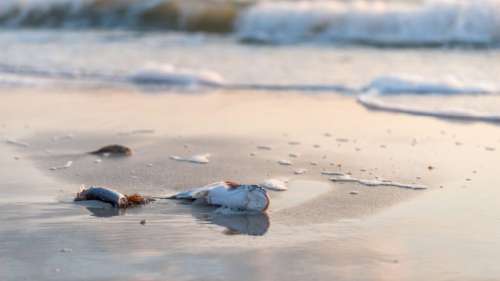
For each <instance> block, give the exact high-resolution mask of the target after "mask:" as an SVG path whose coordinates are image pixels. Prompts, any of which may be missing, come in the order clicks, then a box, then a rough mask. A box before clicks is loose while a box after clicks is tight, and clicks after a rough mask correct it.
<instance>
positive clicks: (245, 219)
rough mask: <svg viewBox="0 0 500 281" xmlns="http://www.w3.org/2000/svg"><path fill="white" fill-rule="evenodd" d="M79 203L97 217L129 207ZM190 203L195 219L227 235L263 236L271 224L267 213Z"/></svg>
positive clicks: (120, 214) (124, 211)
mask: <svg viewBox="0 0 500 281" xmlns="http://www.w3.org/2000/svg"><path fill="white" fill-rule="evenodd" d="M77 204H78V205H82V206H84V207H85V208H86V209H87V210H88V211H89V212H90V214H91V215H92V216H95V217H102V218H109V217H114V216H123V215H125V214H126V212H127V209H120V208H114V207H112V206H111V205H110V204H107V203H102V202H99V201H82V202H77ZM178 204H181V205H185V204H187V203H185V202H182V201H181V202H179V203H178ZM178 204H176V205H178ZM189 205H190V207H191V215H192V216H193V218H194V219H196V220H198V221H201V222H205V223H210V224H215V225H219V226H222V227H225V228H226V229H225V230H224V231H223V233H224V234H226V235H237V234H245V235H251V236H262V235H264V234H266V233H267V230H268V229H269V227H270V225H271V223H270V221H269V216H268V215H267V214H266V213H241V214H240V213H234V214H220V213H217V212H215V210H216V209H217V208H216V207H211V206H200V205H196V204H189ZM175 212H177V211H175Z"/></svg>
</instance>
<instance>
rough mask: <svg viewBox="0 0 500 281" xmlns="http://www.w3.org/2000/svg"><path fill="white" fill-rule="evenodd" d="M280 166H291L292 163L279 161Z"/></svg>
mask: <svg viewBox="0 0 500 281" xmlns="http://www.w3.org/2000/svg"><path fill="white" fill-rule="evenodd" d="M278 164H280V165H283V166H291V165H292V162H291V161H289V160H286V159H283V160H278Z"/></svg>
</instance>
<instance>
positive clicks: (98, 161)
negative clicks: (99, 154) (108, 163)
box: [94, 158, 102, 164]
mask: <svg viewBox="0 0 500 281" xmlns="http://www.w3.org/2000/svg"><path fill="white" fill-rule="evenodd" d="M101 162H102V159H101V158H97V159H94V163H96V164H99V163H101Z"/></svg>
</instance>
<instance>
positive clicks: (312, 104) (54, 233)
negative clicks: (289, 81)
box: [0, 87, 500, 280]
mask: <svg viewBox="0 0 500 281" xmlns="http://www.w3.org/2000/svg"><path fill="white" fill-rule="evenodd" d="M0 139H1V140H2V142H1V143H0V155H1V157H0V175H1V176H2V178H3V179H4V180H2V181H1V182H0V190H1V191H2V198H0V201H1V202H2V203H3V204H2V205H1V207H0V209H1V213H2V216H1V217H0V225H1V226H0V277H1V279H2V280H194V279H202V280H234V279H236V278H238V279H239V280H304V279H306V278H307V279H311V280H325V279H329V280H331V279H335V280H401V279H405V280H421V279H422V278H424V277H429V276H440V277H441V278H452V279H453V278H454V277H459V278H458V279H454V280H460V279H461V280H472V279H474V278H476V277H478V276H481V280H487V278H488V277H489V276H498V275H499V274H500V272H499V269H495V268H496V267H494V266H493V264H492V261H491V260H490V259H489V257H494V251H493V250H490V251H488V250H486V249H485V251H482V252H481V255H480V256H481V257H478V258H477V259H476V260H475V261H472V262H471V260H470V257H469V258H467V257H464V256H463V255H458V254H456V253H455V252H454V250H453V249H461V248H464V249H466V248H467V247H469V246H470V247H471V248H474V247H476V246H478V245H479V244H480V241H484V240H486V241H490V242H491V243H492V244H489V247H488V248H491V249H498V247H496V246H495V245H497V246H498V243H499V242H495V241H494V239H493V238H494V237H495V236H496V235H498V234H499V233H498V230H497V229H496V228H495V227H494V226H492V225H491V224H490V223H488V222H489V221H491V219H492V217H487V216H488V215H486V217H483V215H485V214H491V213H492V210H491V209H489V207H492V208H495V206H496V204H495V202H494V200H493V199H492V198H495V196H497V195H499V191H497V190H496V189H495V188H494V186H498V184H499V183H500V179H499V178H498V169H497V168H496V167H495V165H493V163H496V162H495V161H497V160H498V156H499V155H498V153H499V150H498V149H500V130H498V128H497V127H496V125H495V124H488V123H465V122H457V121H451V120H439V119H435V118H429V117H415V116H409V115H400V114H393V113H382V112H377V111H369V110H367V109H365V108H363V107H362V106H360V105H359V104H357V103H356V101H355V100H354V99H353V98H352V97H348V96H338V95H329V94H319V95H316V94H311V95H307V94H299V93H297V94H293V93H292V94H291V93H286V94H279V93H277V94H276V93H274V94H272V93H265V92H258V93H256V92H251V91H249V92H244V91H239V92H232V91H223V90H220V91H214V92H207V93H203V94H189V93H188V94H186V93H180V94H176V93H172V94H144V93H142V92H141V91H139V90H136V89H130V88H117V89H112V90H110V89H107V90H102V89H88V90H82V89H75V88H71V87H68V88H66V89H63V90H61V89H58V90H53V89H49V88H46V89H45V88H44V89H37V91H36V92H32V91H30V90H21V89H18V90H12V91H11V90H8V89H7V90H6V89H4V90H2V103H1V104H0ZM114 143H118V144H123V145H127V146H129V147H131V148H132V149H133V151H134V153H133V155H132V156H130V157H124V158H107V157H98V156H95V155H89V154H86V152H88V151H91V150H95V149H97V148H99V147H101V146H104V145H108V144H114ZM259 146H266V147H268V148H270V149H262V147H260V148H259ZM497 146H499V147H498V149H497V148H496V147H497ZM206 153H209V154H210V158H209V159H210V162H209V163H207V164H195V163H187V162H179V161H175V160H172V159H170V156H172V155H178V156H182V157H189V156H192V155H197V154H206ZM291 153H292V154H296V156H297V157H290V155H289V154H291ZM279 160H289V161H291V162H292V165H291V166H286V165H280V164H278V161H279ZM68 161H72V162H71V163H72V164H71V165H70V166H69V167H67V168H61V169H55V170H54V169H51V168H52V167H63V166H64V165H65V164H66V163H68ZM299 168H303V169H307V171H306V173H304V174H301V175H295V174H294V171H295V170H296V169H299ZM324 171H336V172H343V173H350V174H352V175H353V176H355V177H357V178H362V179H374V178H376V177H379V178H381V179H389V180H392V181H396V182H401V183H407V184H419V185H425V186H427V187H428V189H426V190H412V189H405V188H397V187H387V186H383V187H382V186H380V187H367V186H362V185H359V184H355V183H336V182H335V183H334V182H331V181H329V180H328V178H329V176H326V175H322V174H321V172H324ZM270 178H280V179H286V180H288V181H289V188H290V189H289V190H288V191H285V192H281V193H280V192H270V196H271V200H272V201H271V207H270V210H269V211H268V214H266V215H259V216H251V215H246V216H224V215H216V214H215V213H214V212H213V211H214V208H208V207H200V206H192V205H186V204H180V203H178V202H173V201H167V200H159V201H157V202H155V203H153V204H151V205H147V206H144V207H140V208H134V209H128V210H126V211H123V212H121V211H117V210H112V209H109V208H106V207H105V206H101V205H92V204H90V205H88V204H87V205H86V204H75V203H73V202H72V199H73V197H74V195H75V193H76V192H77V191H78V190H79V188H80V185H82V184H84V185H99V186H108V187H112V188H114V189H116V190H119V191H121V192H123V193H127V194H130V193H134V192H138V193H141V194H146V195H154V196H165V195H169V194H172V193H174V192H177V191H181V190H185V189H189V188H192V187H198V186H202V185H205V184H209V183H212V182H215V181H220V180H232V181H237V182H241V183H260V182H262V181H264V180H266V179H270ZM356 192H357V193H356ZM353 193H356V194H353ZM471 201H474V202H475V204H474V205H473V206H472V207H471V205H470V203H469V202H471ZM478 202H483V203H478ZM483 204H484V205H483ZM495 210H496V211H498V207H496V209H495ZM143 219H145V220H146V224H145V225H141V224H140V221H141V220H143ZM495 219H496V220H497V221H498V219H499V218H498V216H494V217H493V220H495ZM470 227H473V229H472V231H475V233H477V235H472V236H467V237H466V238H465V237H464V236H461V235H460V233H462V232H468V231H471V229H470ZM431 235H432V236H431ZM474 237H476V238H474ZM496 237H498V236H496ZM432 245H433V246H432ZM492 245H493V246H492ZM474 249H476V248H474ZM462 250H463V249H462ZM457 251H458V250H457ZM464 252H465V250H464ZM476 254H477V253H476ZM478 256H479V254H478ZM443 259H444V260H446V262H445V263H443V264H441V265H440V266H437V265H436V263H435V261H436V260H443ZM492 260H494V259H492ZM466 265H467V266H469V268H471V269H470V270H462V269H463V267H464V266H466ZM490 265H491V266H490ZM458 270H461V271H460V275H455V274H456V273H457V271H458ZM442 280H444V279H442ZM474 280H479V279H474Z"/></svg>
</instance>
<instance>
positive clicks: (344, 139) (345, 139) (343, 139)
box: [336, 138, 349, 142]
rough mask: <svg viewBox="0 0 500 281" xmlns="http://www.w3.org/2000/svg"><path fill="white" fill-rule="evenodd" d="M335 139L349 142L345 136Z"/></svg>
mask: <svg viewBox="0 0 500 281" xmlns="http://www.w3.org/2000/svg"><path fill="white" fill-rule="evenodd" d="M336 141H337V142H349V139H347V138H337V139H336Z"/></svg>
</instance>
